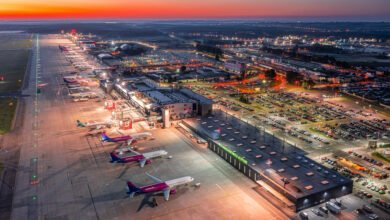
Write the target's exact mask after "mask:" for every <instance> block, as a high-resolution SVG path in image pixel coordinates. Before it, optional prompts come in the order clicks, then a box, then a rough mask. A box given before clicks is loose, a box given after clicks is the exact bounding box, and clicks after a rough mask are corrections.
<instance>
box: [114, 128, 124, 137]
mask: <svg viewBox="0 0 390 220" xmlns="http://www.w3.org/2000/svg"><path fill="white" fill-rule="evenodd" d="M116 131H117V132H118V133H119V134H120V135H123V136H124V135H125V134H123V133H122V132H120V131H119V130H118V129H116Z"/></svg>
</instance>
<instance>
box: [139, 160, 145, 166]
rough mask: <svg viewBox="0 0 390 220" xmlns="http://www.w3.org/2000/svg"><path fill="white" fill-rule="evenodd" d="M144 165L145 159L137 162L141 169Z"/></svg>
mask: <svg viewBox="0 0 390 220" xmlns="http://www.w3.org/2000/svg"><path fill="white" fill-rule="evenodd" d="M145 163H146V159H142V160H140V161H139V165H140V166H141V167H144V166H145Z"/></svg>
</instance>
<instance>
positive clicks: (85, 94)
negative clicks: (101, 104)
mask: <svg viewBox="0 0 390 220" xmlns="http://www.w3.org/2000/svg"><path fill="white" fill-rule="evenodd" d="M69 96H70V97H72V98H81V97H87V98H97V97H99V96H98V95H97V94H96V93H94V92H78V93H72V94H69Z"/></svg>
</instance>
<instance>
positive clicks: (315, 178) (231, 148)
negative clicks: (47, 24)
mask: <svg viewBox="0 0 390 220" xmlns="http://www.w3.org/2000/svg"><path fill="white" fill-rule="evenodd" d="M183 124H184V125H186V126H187V127H188V128H190V129H191V130H193V131H194V132H196V133H197V134H199V135H200V136H202V137H203V138H204V139H207V140H208V148H209V149H210V150H212V151H213V152H215V153H216V154H218V155H219V156H220V157H221V158H223V159H224V160H225V161H227V162H228V163H230V164H231V165H232V166H234V167H235V168H237V169H238V170H239V171H240V172H242V173H243V174H244V175H245V176H247V177H248V178H250V179H251V180H253V181H255V182H259V183H260V182H262V183H265V184H267V185H268V186H270V187H271V188H272V189H273V190H275V191H277V192H278V195H276V196H280V195H282V196H283V197H285V198H286V199H288V201H290V202H291V203H292V204H293V206H292V207H291V208H292V209H294V210H295V211H300V210H302V209H306V208H309V207H311V206H315V205H317V204H319V203H323V202H325V201H328V200H329V199H331V198H337V197H340V196H343V195H346V194H349V193H351V192H352V184H353V182H352V181H351V180H350V179H348V178H346V177H344V176H341V175H340V174H338V173H337V172H335V171H333V170H330V169H328V168H326V167H324V166H322V165H320V164H318V163H317V162H315V161H313V160H311V159H310V158H308V157H306V156H305V152H304V151H302V150H300V149H298V148H296V147H295V146H292V145H291V144H289V143H286V142H284V141H283V140H280V139H277V138H276V137H274V136H273V135H270V134H268V133H266V132H264V131H262V130H261V129H260V130H259V129H258V128H256V127H254V126H251V125H249V124H247V123H244V122H242V121H241V122H240V121H239V120H238V119H237V118H234V117H232V116H229V115H226V114H225V115H223V114H220V112H215V114H214V116H210V117H202V118H197V119H186V120H184V121H183Z"/></svg>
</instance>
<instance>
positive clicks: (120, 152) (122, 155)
mask: <svg viewBox="0 0 390 220" xmlns="http://www.w3.org/2000/svg"><path fill="white" fill-rule="evenodd" d="M167 154H168V152H166V151H165V150H158V151H152V152H147V153H142V154H141V153H138V152H137V151H133V150H131V149H130V148H128V147H127V148H121V149H116V150H114V151H113V152H111V153H110V157H111V162H117V163H128V162H134V161H136V162H139V165H140V166H141V167H144V166H145V164H149V163H151V160H150V159H152V158H156V157H161V156H164V155H167Z"/></svg>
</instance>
